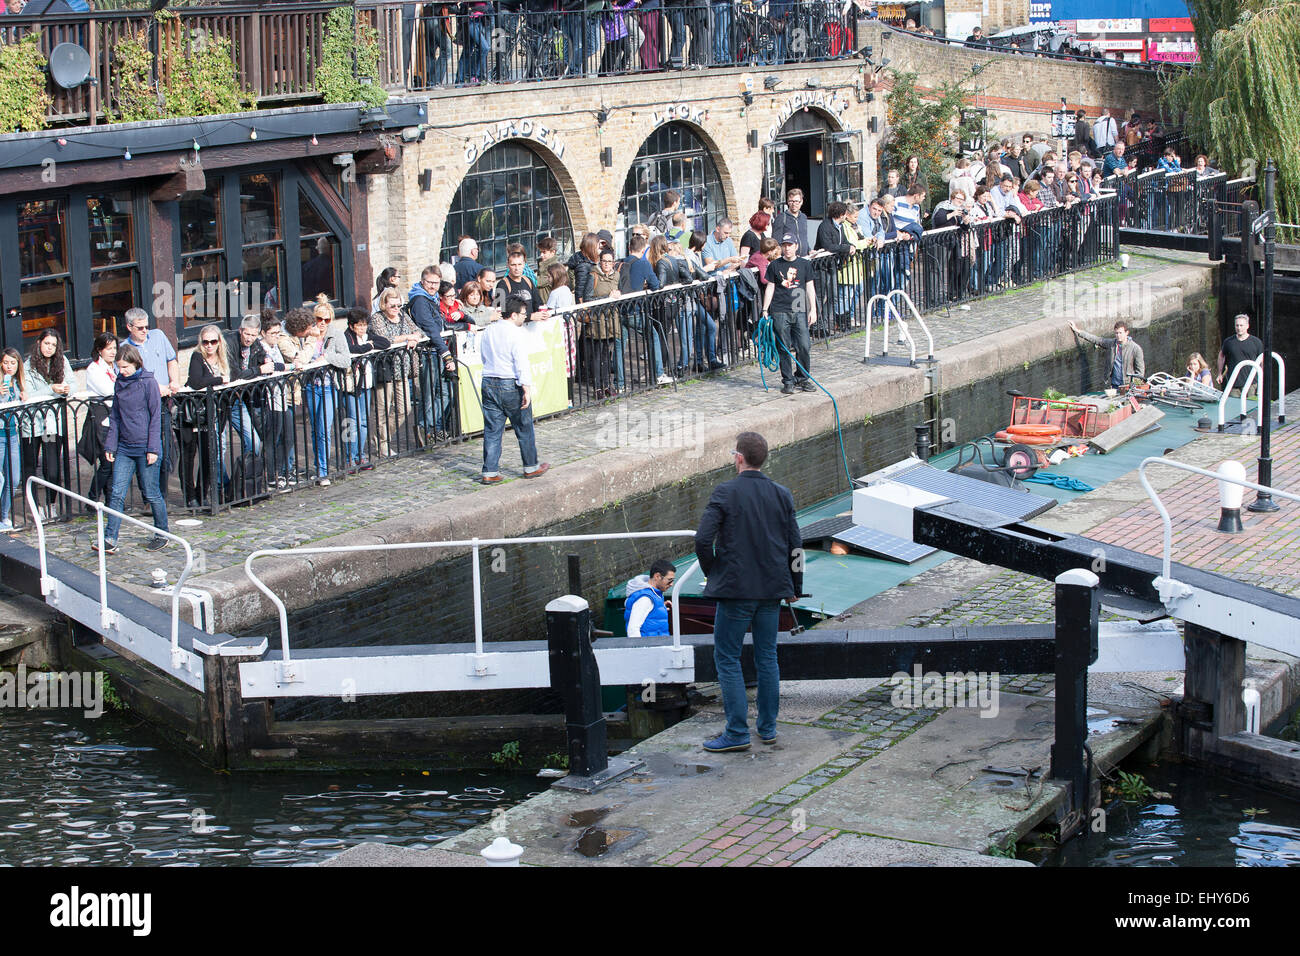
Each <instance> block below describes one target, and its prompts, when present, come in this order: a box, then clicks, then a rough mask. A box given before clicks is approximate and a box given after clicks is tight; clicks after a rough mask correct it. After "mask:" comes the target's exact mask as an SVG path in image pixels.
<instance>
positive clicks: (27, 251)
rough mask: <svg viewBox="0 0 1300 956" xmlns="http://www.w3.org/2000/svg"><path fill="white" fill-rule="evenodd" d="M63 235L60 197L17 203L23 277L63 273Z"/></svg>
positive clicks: (65, 263) (63, 212)
mask: <svg viewBox="0 0 1300 956" xmlns="http://www.w3.org/2000/svg"><path fill="white" fill-rule="evenodd" d="M66 237H67V213H66V210H65V208H64V201H63V200H62V199H42V200H37V201H34V202H26V203H22V204H20V205H19V206H18V258H19V267H20V270H21V274H22V276H23V278H27V277H31V276H49V275H58V274H60V273H63V272H67V271H68V257H67V253H66V250H67V243H66V241H65V240H66ZM65 341H66V339H65Z"/></svg>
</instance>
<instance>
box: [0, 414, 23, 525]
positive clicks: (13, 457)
mask: <svg viewBox="0 0 1300 956" xmlns="http://www.w3.org/2000/svg"><path fill="white" fill-rule="evenodd" d="M11 427H12V428H13V430H14V431H13V434H12V435H8V436H6V435H5V434H4V427H3V426H0V486H2V487H0V521H10V520H12V519H13V506H14V490H15V489H18V490H19V492H20V493H21V482H22V442H21V441H20V439H19V437H18V426H17V425H13V426H11Z"/></svg>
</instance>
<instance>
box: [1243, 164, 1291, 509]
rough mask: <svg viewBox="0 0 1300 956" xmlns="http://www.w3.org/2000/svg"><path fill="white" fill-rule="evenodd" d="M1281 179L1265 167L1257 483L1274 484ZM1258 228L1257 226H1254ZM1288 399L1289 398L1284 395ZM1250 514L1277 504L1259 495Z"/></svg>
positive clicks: (1270, 168) (1269, 165) (1259, 493)
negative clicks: (1277, 196)
mask: <svg viewBox="0 0 1300 956" xmlns="http://www.w3.org/2000/svg"><path fill="white" fill-rule="evenodd" d="M1276 178H1277V167H1276V166H1274V165H1273V160H1272V159H1270V160H1269V161H1268V162H1267V164H1265V166H1264V214H1263V215H1262V216H1261V217H1260V218H1261V219H1263V220H1264V304H1263V306H1262V307H1261V308H1260V317H1259V324H1260V332H1261V335H1260V338H1262V339H1263V340H1264V354H1263V356H1262V358H1261V362H1260V364H1261V365H1262V366H1263V368H1262V369H1261V371H1262V372H1263V374H1262V375H1261V376H1260V379H1261V381H1260V385H1259V400H1260V403H1261V404H1262V405H1263V413H1264V414H1263V422H1264V423H1263V425H1262V426H1261V427H1260V430H1259V468H1258V471H1257V477H1256V479H1255V481H1256V484H1260V485H1271V484H1272V483H1273V457H1272V448H1271V439H1272V431H1273V388H1274V384H1275V383H1276V381H1277V377H1276V372H1275V371H1274V364H1273V260H1274V257H1275V255H1276V253H1277V221H1276V220H1277V211H1276V207H1275V206H1274V204H1273V183H1274V181H1275V180H1276ZM1252 228H1254V224H1252ZM1282 398H1283V400H1285V396H1282ZM1247 510H1249V511H1255V512H1260V511H1277V510H1278V505H1277V502H1276V501H1274V500H1273V496H1272V495H1270V494H1269V493H1268V492H1265V491H1260V492H1257V493H1256V494H1255V500H1254V501H1252V502H1251V503H1250V504H1249V505H1247Z"/></svg>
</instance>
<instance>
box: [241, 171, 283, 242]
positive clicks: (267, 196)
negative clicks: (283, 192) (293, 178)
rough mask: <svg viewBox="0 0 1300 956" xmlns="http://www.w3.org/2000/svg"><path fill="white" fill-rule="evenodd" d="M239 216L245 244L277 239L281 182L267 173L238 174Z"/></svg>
mask: <svg viewBox="0 0 1300 956" xmlns="http://www.w3.org/2000/svg"><path fill="white" fill-rule="evenodd" d="M239 216H240V221H241V222H242V223H243V228H244V244H245V245H249V244H251V243H254V242H269V241H270V240H272V239H279V238H280V183H279V180H278V178H277V177H276V176H273V175H270V174H268V173H253V174H251V175H248V176H240V177H239Z"/></svg>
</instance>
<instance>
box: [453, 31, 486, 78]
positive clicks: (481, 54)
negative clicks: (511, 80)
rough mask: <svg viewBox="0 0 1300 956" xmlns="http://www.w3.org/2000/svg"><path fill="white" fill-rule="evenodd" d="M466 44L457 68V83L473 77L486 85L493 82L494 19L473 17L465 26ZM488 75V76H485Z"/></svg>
mask: <svg viewBox="0 0 1300 956" xmlns="http://www.w3.org/2000/svg"><path fill="white" fill-rule="evenodd" d="M465 34H466V41H467V42H466V44H465V49H464V50H462V51H461V55H460V65H459V66H457V67H456V83H457V84H460V83H464V82H465V80H466V79H467V78H468V77H469V76H472V77H474V78H475V79H478V80H481V81H482V82H484V83H490V82H491V81H492V72H491V62H492V17H491V16H481V17H471V18H469V20H468V22H467V23H466V24H465ZM485 73H486V75H484V74H485Z"/></svg>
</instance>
